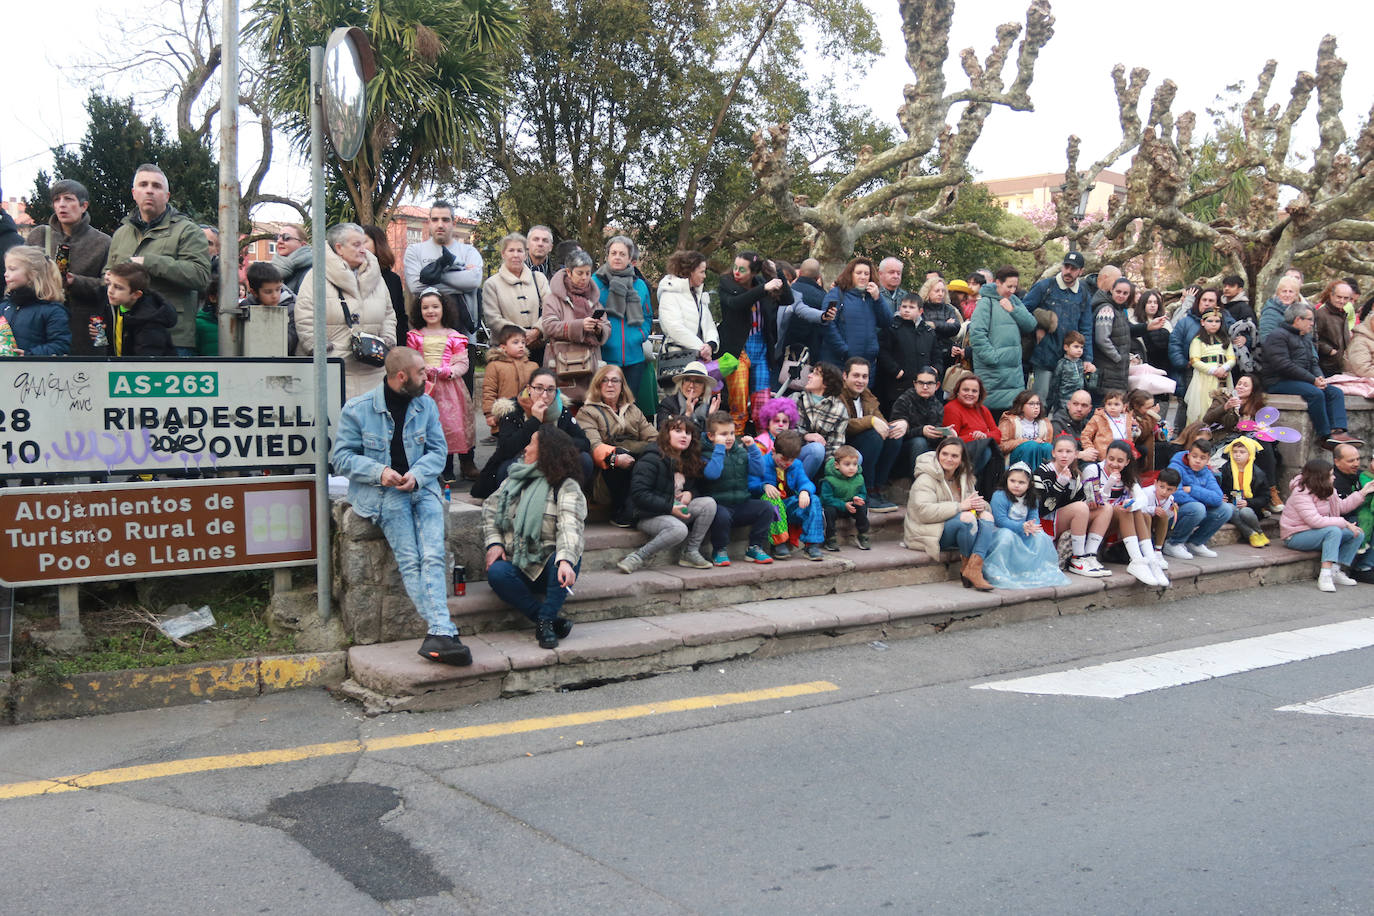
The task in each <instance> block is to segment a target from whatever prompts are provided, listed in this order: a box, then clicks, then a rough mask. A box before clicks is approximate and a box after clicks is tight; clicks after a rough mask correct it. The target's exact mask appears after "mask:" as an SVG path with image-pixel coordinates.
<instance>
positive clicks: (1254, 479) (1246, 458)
mask: <svg viewBox="0 0 1374 916" xmlns="http://www.w3.org/2000/svg"><path fill="white" fill-rule="evenodd" d="M1237 323H1239V322H1237ZM1262 448H1264V446H1262V445H1260V444H1259V443H1258V442H1256V441H1255V440H1254V439H1251V438H1250V437H1249V436H1241V437H1239V438H1237V439H1232V440H1231V441H1230V442H1229V443H1228V444H1227V445H1226V454H1227V455H1228V457H1229V460H1228V461H1227V462H1226V463H1225V464H1223V465H1222V466H1221V492H1222V493H1223V494H1224V495H1225V497H1226V501H1227V502H1228V503H1230V504H1231V505H1233V506H1235V507H1236V511H1235V512H1234V513H1232V515H1231V524H1233V525H1235V526H1236V528H1237V529H1238V530H1239V531H1240V533H1241V534H1243V535H1245V537H1246V540H1248V541H1249V542H1250V546H1251V547H1267V546H1268V545H1269V538H1268V537H1267V536H1266V535H1265V533H1264V531H1263V530H1261V529H1260V515H1259V513H1261V512H1263V511H1264V503H1266V502H1268V493H1269V478H1267V477H1265V476H1264V472H1263V471H1261V470H1260V469H1259V466H1258V465H1257V464H1255V453H1256V452H1258V451H1260V450H1261V449H1262ZM1259 494H1263V495H1261V496H1259V498H1257V495H1259Z"/></svg>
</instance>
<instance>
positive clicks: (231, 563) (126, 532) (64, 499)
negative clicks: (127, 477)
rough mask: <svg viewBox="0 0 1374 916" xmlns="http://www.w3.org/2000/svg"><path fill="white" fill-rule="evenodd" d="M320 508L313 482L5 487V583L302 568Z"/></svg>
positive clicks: (1, 537) (1, 495)
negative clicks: (289, 567) (317, 508)
mask: <svg viewBox="0 0 1374 916" xmlns="http://www.w3.org/2000/svg"><path fill="white" fill-rule="evenodd" d="M314 511H315V479H314V477H312V476H307V475H302V476H292V477H223V478H219V479H216V480H209V481H157V482H152V483H144V482H138V483H124V484H105V485H102V486H98V487H91V486H89V485H85V484H83V485H78V486H61V487H14V488H9V489H5V490H0V583H4V584H6V585H10V586H21V585H51V584H55V583H62V582H96V581H100V580H105V579H130V578H139V577H146V576H175V575H184V574H187V573H198V572H212V571H224V570H230V569H263V568H268V567H275V566H304V565H307V564H310V563H313V562H314V561H315V545H314V527H313V520H314Z"/></svg>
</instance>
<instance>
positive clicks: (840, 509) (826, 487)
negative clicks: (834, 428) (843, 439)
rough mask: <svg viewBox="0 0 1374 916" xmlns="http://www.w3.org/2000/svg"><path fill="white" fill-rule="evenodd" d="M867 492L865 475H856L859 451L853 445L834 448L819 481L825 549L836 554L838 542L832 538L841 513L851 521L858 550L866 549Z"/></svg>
mask: <svg viewBox="0 0 1374 916" xmlns="http://www.w3.org/2000/svg"><path fill="white" fill-rule="evenodd" d="M867 503H868V490H867V489H865V488H864V475H862V474H860V473H859V450H858V449H856V448H855V447H854V446H852V445H841V446H840V447H839V448H837V449H835V457H834V458H831V459H830V460H829V461H827V462H826V463H825V479H824V480H822V481H821V507H822V509H823V510H824V512H825V545H824V546H825V549H826V550H831V551H836V550H839V549H840V542H839V541H838V540H836V538H835V519H836V518H838V517H839V516H840V514H841V513H843V514H844V516H845V517H846V518H852V519H853V520H854V528H855V530H856V531H858V533H859V549H860V550H869V549H871V547H872V545H871V544H870V543H869V540H868V505H867Z"/></svg>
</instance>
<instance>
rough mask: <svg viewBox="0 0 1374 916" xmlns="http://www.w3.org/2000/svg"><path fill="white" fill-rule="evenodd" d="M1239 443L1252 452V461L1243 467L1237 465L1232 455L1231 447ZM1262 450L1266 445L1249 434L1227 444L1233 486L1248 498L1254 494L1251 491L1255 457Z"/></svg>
mask: <svg viewBox="0 0 1374 916" xmlns="http://www.w3.org/2000/svg"><path fill="white" fill-rule="evenodd" d="M1237 444H1240V445H1243V446H1245V448H1246V450H1247V451H1248V452H1249V453H1250V461H1249V462H1248V463H1247V464H1246V465H1245V467H1243V468H1242V467H1237V466H1236V459H1234V458H1232V457H1231V449H1233V448H1235V446H1236V445H1237ZM1262 451H1264V446H1262V445H1260V444H1259V443H1258V442H1256V441H1255V440H1254V439H1251V438H1250V437H1249V436H1240V437H1238V438H1235V439H1232V440H1231V443H1230V444H1229V445H1227V446H1226V460H1227V461H1228V462H1230V464H1231V486H1232V487H1233V488H1234V489H1237V490H1239V491H1240V495H1241V496H1242V497H1243V498H1244V499H1247V500H1248V499H1250V498H1251V497H1252V496H1253V495H1254V494H1252V493H1251V492H1250V487H1251V484H1252V483H1253V482H1254V471H1255V457H1256V455H1257V454H1258V453H1259V452H1262Z"/></svg>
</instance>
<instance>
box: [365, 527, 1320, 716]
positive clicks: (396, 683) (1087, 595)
mask: <svg viewBox="0 0 1374 916" xmlns="http://www.w3.org/2000/svg"><path fill="white" fill-rule="evenodd" d="M891 551H901V554H902V555H903V559H904V560H905V562H904V563H900V564H895V565H892V564H893V561H894V560H895V559H896V557H895V556H894V555H893V554H892V553H891ZM853 553H854V554H859V553H860V552H859V551H857V550H855V551H853ZM1219 553H1220V556H1218V557H1217V558H1216V559H1203V558H1198V559H1195V560H1191V561H1183V560H1172V561H1170V568H1169V576H1170V577H1171V579H1172V580H1173V585H1172V587H1171V588H1168V589H1160V588H1148V587H1146V586H1143V585H1141V584H1139V583H1138V582H1136V581H1135V580H1134V579H1132V578H1131V577H1129V576H1127V575H1126V574H1125V571H1124V570H1122V569H1119V568H1118V569H1116V570H1115V574H1114V575H1112V576H1111V577H1110V578H1106V579H1084V578H1078V577H1073V576H1071V577H1070V581H1069V584H1067V585H1065V586H1061V587H1056V588H1038V589H1024V590H997V591H993V592H986V593H985V592H976V591H972V590H969V589H964V588H961V587H960V586H959V584H958V582H957V580H956V581H953V582H951V581H943V580H944V579H945V577H946V576H947V575H950V572H951V571H950V568H949V567H948V566H946V565H945V564H943V563H934V562H931V561H929V560H926V562H924V563H921V562H919V561H918V562H914V563H913V562H912V560H913V558H918V560H919V558H922V557H923V555H921V554H918V553H912V552H910V551H905V550H901V548H897V547H895V546H894V547H885V548H880V549H878V550H874V551H872V553H871V555H870V556H869V557H864V556H860V557H858V558H855V557H853V556H851V555H850V554H848V553H846V554H841V555H840V557H839V558H838V559H833V560H828V561H826V562H825V563H808V562H806V561H789V562H787V563H783V564H774V565H773V566H771V567H749V568H744V567H734V566H732V567H729V568H728V569H725V570H712V571H710V573H711V574H720V573H725V574H728V579H727V578H726V577H721V578H719V579H716V580H713V583H714V584H713V585H712V587H711V589H710V591H709V592H708V593H705V594H707V595H709V596H710V600H709V602H702V603H698V602H697V598H696V597H686V598H685V601H684V596H699V595H701V594H702V592H701V591H700V590H694V589H692V588H691V587H689V586H690V584H691V583H692V582H693V576H692V575H691V574H692V573H694V572H697V571H695V570H681V575H680V576H679V575H678V574H677V573H676V572H675V573H674V574H671V575H670V574H666V573H663V572H648V573H640V574H637V575H635V576H621V577H620V580H619V581H620V582H621V583H624V584H623V585H622V586H621V589H620V591H624V590H625V588H627V587H628V588H631V589H639V591H638V592H636V593H635V596H637V598H638V599H639V600H640V601H645V602H659V603H660V604H661V606H662V607H674V608H676V611H675V612H673V613H663V614H657V615H655V614H639V615H635V616H626V617H621V618H619V619H589V618H588V617H585V616H582V614H581V613H579V611H578V610H574V611H573V619H574V620H575V621H576V625H575V627H574V629H573V632H572V633H571V634H570V635H569V637H568V638H567V639H565V640H563V641H562V643H561V644H560V645H559V646H558V648H556V649H551V650H546V649H540V648H539V647H538V645H536V643H535V642H534V639H533V636H532V634H531V633H530V632H529V631H528V630H504V631H485V632H482V633H479V634H476V635H471V636H469V635H467V631H466V630H465V635H464V641H465V642H466V643H467V644H468V645H470V646H471V647H472V653H473V664H472V666H471V667H468V668H451V667H446V666H443V665H435V664H432V663H430V662H427V661H425V660H424V659H422V658H420V657H419V656H418V655H417V654H416V650H417V649H418V648H419V645H420V640H418V639H414V640H404V641H401V642H393V643H378V644H374V645H367V646H355V647H354V648H352V649H350V650H349V660H348V668H349V674H350V679H349V681H348V682H347V683H346V684H345V685H344V687H343V688H341V690H342V692H343V693H344V695H346V696H351V697H353V698H355V699H357V700H360V701H361V702H362V703H363V704H364V706H365V708H366V709H367V711H368V712H369V713H374V714H375V713H381V712H388V711H399V710H425V709H448V708H454V707H457V706H461V705H466V704H470V703H474V702H478V701H481V700H488V699H495V698H497V697H501V696H510V695H515V694H522V693H529V692H532V691H536V690H549V689H556V688H563V687H574V686H588V685H595V684H598V683H606V682H610V681H615V680H623V679H627V678H634V677H645V676H649V675H653V674H658V673H662V672H666V671H671V670H674V669H679V668H686V667H693V666H698V665H702V664H709V663H713V662H720V661H724V660H726V659H732V658H740V657H745V656H759V657H765V656H772V655H779V654H783V653H787V652H796V651H804V650H810V649H818V648H825V647H829V646H837V645H847V644H853V643H860V642H869V641H873V640H890V639H902V638H909V637H915V636H929V635H935V634H938V633H941V632H943V631H945V630H947V629H950V628H960V627H974V626H998V625H1002V624H1006V623H1011V622H1016V621H1020V620H1028V619H1033V618H1039V617H1049V616H1056V615H1062V614H1077V613H1084V612H1087V611H1091V610H1095V609H1099V608H1107V607H1122V606H1137V605H1141V604H1147V603H1152V602H1159V601H1172V600H1175V599H1178V598H1187V597H1195V596H1198V595H1202V594H1215V593H1218V592H1224V591H1230V590H1234V589H1239V588H1254V587H1259V586H1264V585H1272V584H1277V583H1282V582H1290V581H1295V580H1302V579H1312V578H1315V576H1316V570H1317V567H1318V565H1319V564H1318V557H1317V555H1316V554H1312V553H1299V552H1295V551H1290V550H1287V549H1285V548H1283V547H1281V546H1278V545H1277V544H1275V545H1271V546H1269V547H1266V548H1263V549H1260V548H1254V547H1250V546H1249V545H1248V544H1236V545H1232V546H1226V547H1223V548H1222V549H1221V550H1220V551H1219ZM832 556H833V555H832ZM701 572H702V573H707V571H705V570H703V571H701ZM741 573H742V575H741ZM886 576H892V577H896V578H898V579H907V578H908V577H912V578H916V579H920V578H921V577H923V576H924V577H926V578H925V580H924V582H923V583H922V584H916V583H915V582H912V581H900V582H893V581H888V580H886V579H885V578H884V577H886ZM608 578H610V577H608ZM641 579H642V580H643V584H641V583H640V581H639V580H641ZM671 579H677V581H678V585H677V589H678V591H677V592H676V593H674V592H673V590H672V589H673V587H674V586H673V584H672V583H671V582H669V581H664V580H671ZM610 581H611V582H613V581H615V580H614V579H610ZM789 583H792V584H793V585H795V586H797V587H802V588H803V591H805V590H806V589H808V588H811V589H819V587H820V585H821V584H823V583H829V584H830V586H831V587H828V588H825V589H823V590H817V591H815V592H814V593H811V594H782V595H777V596H773V595H767V594H766V592H767V591H768V590H769V589H775V590H779V591H781V592H784V593H785V592H786V591H787V589H788V584H789ZM803 583H813V584H812V585H811V586H803V585H802V584H803ZM846 586H852V587H846ZM581 588H582V586H579V592H578V595H577V597H578V598H579V599H582V598H584V597H585V598H586V599H589V600H588V603H587V606H586V607H588V608H589V606H590V599H591V598H592V597H593V596H594V595H595V594H596V592H597V590H598V589H602V588H609V584H608V583H607V581H606V580H605V579H603V580H601V581H600V582H597V583H591V584H588V585H587V586H586V591H582V590H581ZM673 594H677V595H678V596H679V597H678V600H677V603H676V604H674V602H673V601H672V599H671V596H672V595H673ZM727 596H728V597H727ZM474 597H475V596H474ZM610 597H611V598H612V600H616V599H615V598H614V595H612V596H610Z"/></svg>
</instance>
